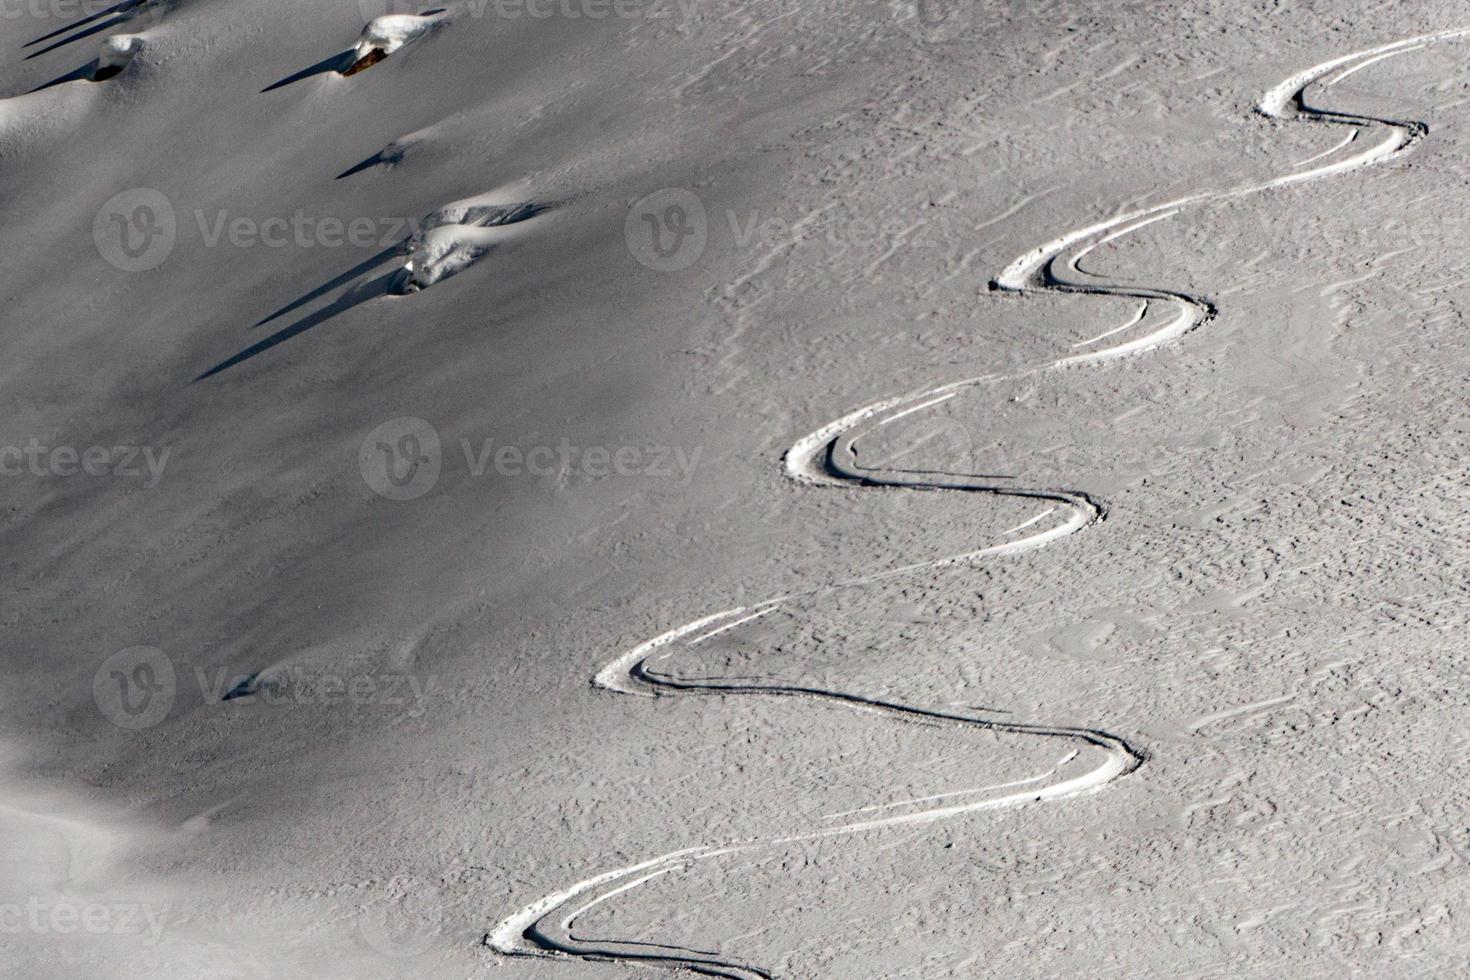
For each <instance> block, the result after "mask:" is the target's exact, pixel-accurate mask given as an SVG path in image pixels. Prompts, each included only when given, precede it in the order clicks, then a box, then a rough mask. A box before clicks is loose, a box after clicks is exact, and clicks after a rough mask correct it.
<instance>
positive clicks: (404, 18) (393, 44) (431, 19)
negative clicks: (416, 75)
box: [342, 8, 448, 75]
mask: <svg viewBox="0 0 1470 980" xmlns="http://www.w3.org/2000/svg"><path fill="white" fill-rule="evenodd" d="M447 19H448V17H447V15H446V12H445V10H444V9H443V8H438V9H435V10H427V11H425V12H424V13H422V14H388V15H386V16H383V17H377V18H375V19H373V20H372V21H371V22H369V24H368V25H367V26H366V27H364V28H363V29H362V36H361V37H359V38H358V40H357V47H356V48H355V49H354V50H353V54H354V56H355V57H354V59H353V62H352V64H351V66H349V67H348V68H346V69H344V70H343V71H342V74H344V75H355V74H357V73H358V72H360V71H364V70H366V69H368V68H371V67H372V66H373V65H375V64H377V63H378V62H380V61H382V60H383V59H384V58H386V57H388V56H389V55H390V54H392V53H393V52H395V51H397V50H399V49H400V48H402V47H403V46H405V45H407V44H412V43H413V42H414V41H417V40H418V39H419V38H421V37H424V36H425V35H427V34H429V33H430V32H432V31H433V30H435V29H436V28H438V27H440V26H442V25H443V24H444V23H445V22H446V21H447Z"/></svg>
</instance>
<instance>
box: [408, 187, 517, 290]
mask: <svg viewBox="0 0 1470 980" xmlns="http://www.w3.org/2000/svg"><path fill="white" fill-rule="evenodd" d="M523 189H524V188H515V190H523ZM511 191H512V189H511V188H501V189H500V190H496V191H491V192H490V193H488V194H482V195H480V196H479V197H471V198H466V199H464V200H462V201H455V202H454V203H452V204H446V205H445V206H444V207H442V208H439V209H438V210H436V211H434V212H432V213H430V214H429V215H427V216H426V217H425V218H424V220H423V222H422V223H421V224H420V226H419V231H418V233H417V234H415V235H414V236H413V238H412V239H411V240H410V241H409V244H408V260H407V261H406V262H405V263H404V266H403V271H402V274H401V275H400V277H399V280H398V283H397V289H396V291H397V292H399V293H414V292H418V291H419V290H421V289H427V288H429V287H430V286H432V285H434V284H435V283H438V282H442V281H443V280H445V279H448V278H449V277H450V276H452V275H455V274H456V273H459V272H462V271H463V270H464V269H466V268H468V267H469V266H471V265H473V264H474V263H475V262H477V261H479V260H480V259H482V258H484V256H485V255H486V253H488V252H489V251H490V250H491V249H493V248H494V247H495V246H496V245H500V244H502V243H504V242H507V241H511V240H513V239H515V238H518V237H520V235H521V234H523V233H524V232H525V231H526V230H527V224H528V222H529V219H531V218H534V217H535V216H536V215H538V214H540V213H541V212H542V211H544V210H546V208H545V206H544V205H539V204H531V203H527V202H525V201H517V200H509V199H507V196H508V192H511Z"/></svg>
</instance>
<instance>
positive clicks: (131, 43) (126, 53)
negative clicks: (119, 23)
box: [92, 34, 145, 82]
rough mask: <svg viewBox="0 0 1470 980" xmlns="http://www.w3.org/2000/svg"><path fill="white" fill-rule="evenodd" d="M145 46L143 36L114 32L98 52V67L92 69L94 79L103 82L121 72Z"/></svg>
mask: <svg viewBox="0 0 1470 980" xmlns="http://www.w3.org/2000/svg"><path fill="white" fill-rule="evenodd" d="M144 46H145V45H144V43H143V38H142V36H141V35H138V34H114V35H113V36H112V37H109V38H107V39H106V40H104V41H103V42H102V47H101V49H100V50H99V51H98V53H97V67H96V68H94V69H93V70H92V80H93V81H94V82H102V81H106V80H107V79H109V78H112V77H113V76H115V75H118V74H121V73H122V70H123V69H124V68H126V67H127V66H128V65H130V64H132V63H133V59H134V58H136V57H137V56H138V52H140V51H142V50H143V48H144Z"/></svg>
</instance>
